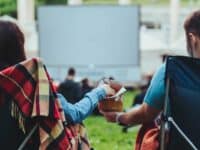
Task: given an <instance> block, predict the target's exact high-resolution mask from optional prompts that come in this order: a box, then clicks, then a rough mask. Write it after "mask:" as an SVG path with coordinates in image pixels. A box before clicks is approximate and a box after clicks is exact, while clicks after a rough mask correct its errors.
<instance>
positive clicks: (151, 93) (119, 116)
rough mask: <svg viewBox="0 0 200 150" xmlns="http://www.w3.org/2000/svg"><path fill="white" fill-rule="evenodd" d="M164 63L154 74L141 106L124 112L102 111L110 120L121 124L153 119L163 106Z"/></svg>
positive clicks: (138, 122) (144, 121)
mask: <svg viewBox="0 0 200 150" xmlns="http://www.w3.org/2000/svg"><path fill="white" fill-rule="evenodd" d="M164 77H165V64H163V65H162V66H161V67H160V68H159V70H158V71H157V72H156V74H155V75H154V77H153V79H152V81H151V84H150V87H149V88H148V90H147V93H146V95H145V98H144V103H143V104H142V105H141V106H138V107H136V108H133V109H132V110H130V111H129V112H126V113H118V112H102V113H103V115H104V116H105V118H106V119H107V120H108V121H110V122H116V121H119V122H120V123H122V124H140V123H146V122H150V121H153V120H154V119H155V117H157V115H158V114H159V112H160V111H161V110H162V108H163V104H164V97H165V83H164Z"/></svg>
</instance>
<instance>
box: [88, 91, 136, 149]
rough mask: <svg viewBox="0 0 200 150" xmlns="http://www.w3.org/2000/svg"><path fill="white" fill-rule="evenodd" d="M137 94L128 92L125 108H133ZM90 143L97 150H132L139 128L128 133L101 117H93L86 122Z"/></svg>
mask: <svg viewBox="0 0 200 150" xmlns="http://www.w3.org/2000/svg"><path fill="white" fill-rule="evenodd" d="M135 94H136V92H127V93H126V94H125V96H124V107H125V108H128V107H129V106H131V103H132V100H133V97H134V96H135ZM84 123H85V125H86V127H87V131H88V135H89V138H90V142H91V145H92V147H93V148H94V149H95V150H132V149H133V146H134V143H135V139H136V135H137V132H138V129H139V127H138V126H136V127H133V128H131V129H130V130H129V131H128V133H123V132H122V127H121V126H119V125H117V124H114V123H108V122H106V121H105V119H104V118H103V117H101V116H91V117H89V118H87V119H86V120H85V121H84Z"/></svg>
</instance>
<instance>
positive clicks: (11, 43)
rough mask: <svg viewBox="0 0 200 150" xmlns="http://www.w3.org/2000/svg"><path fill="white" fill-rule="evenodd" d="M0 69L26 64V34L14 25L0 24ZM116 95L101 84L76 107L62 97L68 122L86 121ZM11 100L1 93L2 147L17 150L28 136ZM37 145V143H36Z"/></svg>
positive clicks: (0, 125) (108, 87) (107, 86)
mask: <svg viewBox="0 0 200 150" xmlns="http://www.w3.org/2000/svg"><path fill="white" fill-rule="evenodd" d="M0 50H1V52H0V53H1V55H0V69H1V70H3V69H5V68H6V67H9V66H11V65H14V64H16V63H19V62H21V61H24V60H25V59H26V55H25V51H24V35H23V33H22V32H21V31H20V29H19V28H18V26H17V25H16V24H14V23H11V22H7V21H0ZM112 94H114V90H113V89H112V88H111V87H110V86H109V85H107V84H103V85H101V87H98V88H96V89H94V90H93V91H91V92H90V93H87V94H86V96H85V97H84V98H83V99H82V100H81V101H80V102H78V103H76V104H74V105H72V104H70V103H68V102H67V101H66V100H65V98H64V97H63V96H62V95H61V94H58V97H59V98H60V101H61V104H62V106H63V109H64V112H65V116H66V118H67V120H68V122H73V123H78V122H81V121H82V120H83V119H85V118H86V117H87V116H88V115H89V114H90V113H91V112H92V110H93V109H94V108H95V106H96V104H97V103H98V102H99V101H100V100H102V99H104V98H105V97H106V95H112ZM10 107H11V99H10V98H9V96H8V95H6V94H4V93H3V92H2V91H1V90H0V120H1V121H0V130H1V133H0V147H1V148H5V149H17V148H18V147H19V145H20V144H21V142H22V141H23V138H24V135H23V133H22V131H21V130H20V129H19V128H18V123H17V121H16V120H15V119H14V118H12V117H11V111H10ZM33 145H34V144H33Z"/></svg>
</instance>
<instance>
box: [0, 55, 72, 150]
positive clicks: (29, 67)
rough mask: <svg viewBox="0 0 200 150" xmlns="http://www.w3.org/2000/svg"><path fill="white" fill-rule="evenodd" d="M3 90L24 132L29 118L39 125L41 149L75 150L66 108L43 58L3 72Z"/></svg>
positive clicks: (13, 114)
mask: <svg viewBox="0 0 200 150" xmlns="http://www.w3.org/2000/svg"><path fill="white" fill-rule="evenodd" d="M0 89H1V90H2V91H3V92H5V93H6V94H7V95H9V96H10V97H11V98H12V99H13V102H12V110H11V111H12V112H11V114H12V116H13V117H15V118H16V119H18V120H19V127H20V128H21V129H22V130H23V131H24V132H27V129H26V127H25V125H24V121H25V120H26V118H32V119H35V120H34V121H35V122H36V123H38V124H39V130H38V131H39V134H38V135H39V138H40V146H39V148H40V149H47V148H50V149H51V148H56V149H71V148H70V147H71V144H70V140H71V139H73V136H72V134H71V133H70V132H69V131H68V130H67V129H66V128H65V127H64V124H65V123H66V120H65V116H64V113H63V109H62V107H61V105H60V103H59V101H58V98H57V96H56V93H55V91H54V89H53V88H52V83H51V82H50V78H49V75H48V73H47V71H46V69H45V67H44V65H43V63H42V61H41V60H40V59H38V58H33V59H29V60H26V61H24V62H21V63H19V64H17V65H15V66H11V67H8V68H6V69H4V70H3V71H1V72H0ZM38 118H39V119H38Z"/></svg>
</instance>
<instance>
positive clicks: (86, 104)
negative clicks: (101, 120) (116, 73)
mask: <svg viewBox="0 0 200 150" xmlns="http://www.w3.org/2000/svg"><path fill="white" fill-rule="evenodd" d="M110 94H111V95H112V94H114V90H113V89H112V88H111V87H110V86H108V85H103V86H102V87H98V88H95V89H93V90H92V91H91V92H89V93H87V94H86V95H85V97H84V98H83V99H81V100H80V101H79V102H77V103H75V104H71V103H69V102H67V100H66V99H65V98H64V97H63V96H62V95H61V94H58V98H59V101H60V103H61V105H62V107H63V109H64V113H65V116H66V119H67V120H68V121H69V122H71V123H79V122H82V121H83V120H84V119H85V118H86V117H87V116H88V115H90V114H91V113H92V111H93V110H94V108H95V107H96V105H97V103H98V102H99V101H100V100H103V99H104V98H105V97H106V95H110Z"/></svg>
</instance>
